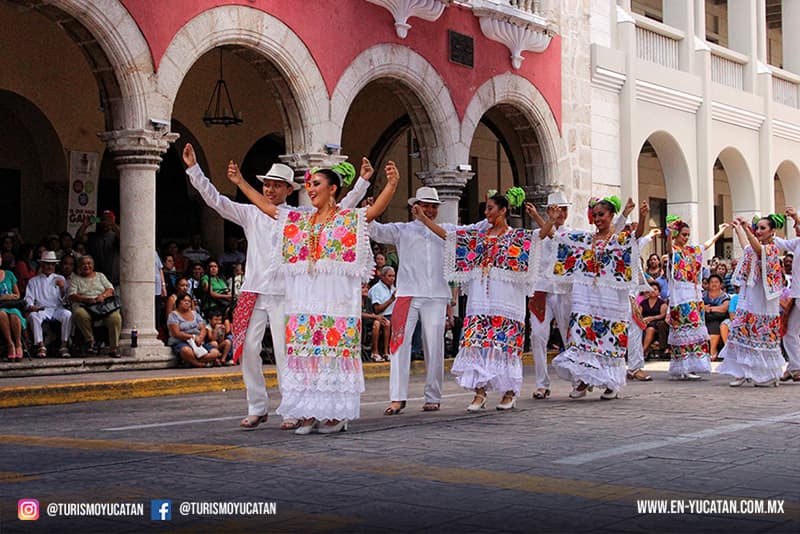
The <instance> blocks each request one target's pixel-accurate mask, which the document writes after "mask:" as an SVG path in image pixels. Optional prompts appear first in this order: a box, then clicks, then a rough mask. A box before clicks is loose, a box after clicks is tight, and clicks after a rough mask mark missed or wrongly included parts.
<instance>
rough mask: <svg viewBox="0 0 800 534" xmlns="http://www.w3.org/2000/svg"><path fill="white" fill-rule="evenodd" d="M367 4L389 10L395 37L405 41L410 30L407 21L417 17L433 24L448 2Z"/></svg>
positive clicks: (410, 0) (397, 0)
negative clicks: (392, 19)
mask: <svg viewBox="0 0 800 534" xmlns="http://www.w3.org/2000/svg"><path fill="white" fill-rule="evenodd" d="M367 2H370V3H372V4H375V5H378V6H381V7H383V8H385V9H387V10H389V12H390V13H391V14H392V16H393V17H394V28H395V31H396V32H397V36H398V37H399V38H401V39H405V38H406V35H408V30H409V29H410V28H411V25H410V24H409V23H408V19H410V18H411V17H417V18H420V19H422V20H427V21H429V22H433V21H435V20H436V19H438V18H439V17H440V16H442V12H444V8H445V6H446V5H447V4H449V3H450V0H367Z"/></svg>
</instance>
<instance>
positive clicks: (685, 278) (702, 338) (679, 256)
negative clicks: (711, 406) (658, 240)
mask: <svg viewBox="0 0 800 534" xmlns="http://www.w3.org/2000/svg"><path fill="white" fill-rule="evenodd" d="M703 251H704V247H703V246H701V245H691V246H685V247H681V248H679V247H674V248H673V251H672V255H671V256H670V266H669V270H668V273H667V276H668V278H667V280H668V283H669V312H668V314H669V325H670V329H669V340H668V341H669V346H670V350H671V355H670V361H669V374H670V376H682V375H685V374H687V373H710V372H711V360H710V359H709V342H708V339H709V338H708V329H707V328H706V320H705V312H704V310H703V308H704V305H703V292H702V288H701V287H700V280H699V278H700V276H701V274H700V273H701V271H702V268H703Z"/></svg>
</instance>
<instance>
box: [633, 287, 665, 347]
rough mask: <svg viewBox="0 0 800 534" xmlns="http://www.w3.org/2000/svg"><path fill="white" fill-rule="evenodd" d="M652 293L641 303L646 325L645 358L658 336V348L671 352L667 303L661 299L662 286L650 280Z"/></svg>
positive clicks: (643, 343)
mask: <svg viewBox="0 0 800 534" xmlns="http://www.w3.org/2000/svg"><path fill="white" fill-rule="evenodd" d="M648 284H649V285H650V293H648V294H647V298H645V299H643V300H642V301H641V302H640V303H639V308H640V309H641V312H642V320H643V321H644V324H645V331H644V338H643V342H642V350H643V351H644V354H645V356H647V351H648V350H649V349H650V345H652V344H653V341H654V340H655V338H656V336H658V346H659V349H661V351H664V352H667V353H668V352H669V344H668V337H669V326H668V325H667V322H666V318H667V303H666V302H664V300H663V299H662V298H661V296H660V295H661V286H660V285H659V283H658V282H657V281H656V280H650V281H649V282H648Z"/></svg>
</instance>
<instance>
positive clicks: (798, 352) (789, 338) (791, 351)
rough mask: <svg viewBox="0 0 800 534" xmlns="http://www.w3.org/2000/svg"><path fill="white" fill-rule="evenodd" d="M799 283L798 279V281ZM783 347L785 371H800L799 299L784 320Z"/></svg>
mask: <svg viewBox="0 0 800 534" xmlns="http://www.w3.org/2000/svg"><path fill="white" fill-rule="evenodd" d="M798 283H800V280H799V281H798ZM783 348H785V349H786V355H787V356H789V365H788V366H786V370H787V371H800V301H796V302H795V303H794V306H792V311H790V312H789V318H788V320H787V321H786V335H785V336H783Z"/></svg>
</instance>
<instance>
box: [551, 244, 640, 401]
mask: <svg viewBox="0 0 800 534" xmlns="http://www.w3.org/2000/svg"><path fill="white" fill-rule="evenodd" d="M553 239H554V240H555V242H556V244H557V247H558V248H557V252H556V254H555V255H554V256H552V257H549V258H547V259H546V260H543V261H547V262H548V263H547V265H548V268H547V269H545V270H544V272H545V275H546V276H548V277H551V278H554V279H556V280H559V281H561V282H565V283H571V284H572V312H571V313H570V325H569V336H568V337H569V341H568V342H567V346H566V348H565V350H564V352H562V353H561V354H560V355H559V356H557V357H556V358H555V359H554V360H553V366H554V367H555V369H556V372H557V373H558V375H559V376H560V377H561V378H563V379H565V380H569V381H570V382H572V383H573V384H575V385H577V384H578V383H580V382H583V383H586V384H590V385H594V386H605V387H607V388H610V389H612V390H618V389H620V388H621V387H622V386H623V385H624V384H625V355H626V353H627V349H628V325H629V322H630V319H631V307H630V299H629V295H630V292H631V291H633V290H635V289H636V288H637V287H638V280H639V279H640V270H641V269H640V265H639V246H638V243H637V240H636V237H635V236H634V235H633V234H631V233H629V232H620V233H617V234H613V235H612V236H611V237H609V239H608V241H605V242H604V241H599V240H597V239H596V238H595V235H594V234H593V233H590V232H582V231H574V230H573V231H568V232H559V233H556V235H555V236H554V237H553Z"/></svg>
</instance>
